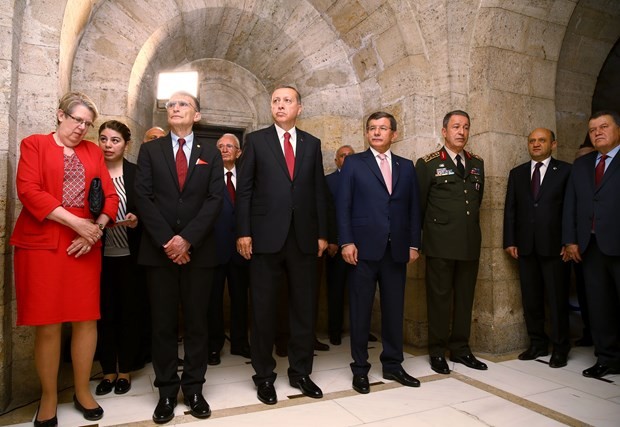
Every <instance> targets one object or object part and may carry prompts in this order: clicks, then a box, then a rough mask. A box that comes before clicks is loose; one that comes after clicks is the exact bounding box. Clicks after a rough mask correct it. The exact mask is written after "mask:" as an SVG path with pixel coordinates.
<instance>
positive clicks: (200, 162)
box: [196, 158, 209, 165]
mask: <svg viewBox="0 0 620 427" xmlns="http://www.w3.org/2000/svg"><path fill="white" fill-rule="evenodd" d="M196 164H197V165H208V164H209V163H208V162H205V161H204V160H202V159H201V158H198V160H196Z"/></svg>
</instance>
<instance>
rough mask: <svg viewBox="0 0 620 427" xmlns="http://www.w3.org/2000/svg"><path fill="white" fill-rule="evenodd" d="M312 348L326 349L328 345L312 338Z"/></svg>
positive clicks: (317, 349)
mask: <svg viewBox="0 0 620 427" xmlns="http://www.w3.org/2000/svg"><path fill="white" fill-rule="evenodd" d="M314 349H315V350H316V351H328V350H329V346H328V345H327V344H323V343H322V342H321V341H319V340H317V339H316V338H315V339H314Z"/></svg>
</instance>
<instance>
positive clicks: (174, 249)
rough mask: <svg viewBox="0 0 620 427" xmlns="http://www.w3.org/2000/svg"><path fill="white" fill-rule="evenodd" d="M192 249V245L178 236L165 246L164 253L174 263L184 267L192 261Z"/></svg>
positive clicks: (173, 237)
mask: <svg viewBox="0 0 620 427" xmlns="http://www.w3.org/2000/svg"><path fill="white" fill-rule="evenodd" d="M190 247H191V244H190V243H189V242H188V241H187V240H185V239H184V238H183V237H181V236H179V235H178V234H177V235H175V236H172V239H170V240H168V242H167V243H166V244H165V245H164V252H166V256H167V257H168V258H170V260H171V261H172V262H174V263H175V264H178V265H183V264H187V263H188V262H189V261H190V251H189V249H190Z"/></svg>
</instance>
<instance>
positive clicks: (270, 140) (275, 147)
mask: <svg viewBox="0 0 620 427" xmlns="http://www.w3.org/2000/svg"><path fill="white" fill-rule="evenodd" d="M298 137H299V135H298ZM265 142H266V143H267V145H268V146H269V148H270V149H271V152H272V153H273V156H274V158H275V159H276V162H277V163H278V164H279V165H280V168H282V172H284V174H285V175H286V177H287V178H288V179H291V177H290V175H289V173H288V167H286V159H285V158H284V153H283V152H282V146H281V145H280V139H279V138H278V132H277V131H276V126H275V125H271V127H270V129H269V132H268V135H267V141H265ZM297 148H298V149H299V144H297ZM295 170H297V159H295ZM293 175H294V174H293Z"/></svg>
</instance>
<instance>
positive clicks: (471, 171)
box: [469, 168, 480, 175]
mask: <svg viewBox="0 0 620 427" xmlns="http://www.w3.org/2000/svg"><path fill="white" fill-rule="evenodd" d="M469 173H470V174H471V175H480V168H471V170H470V171H469Z"/></svg>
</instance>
